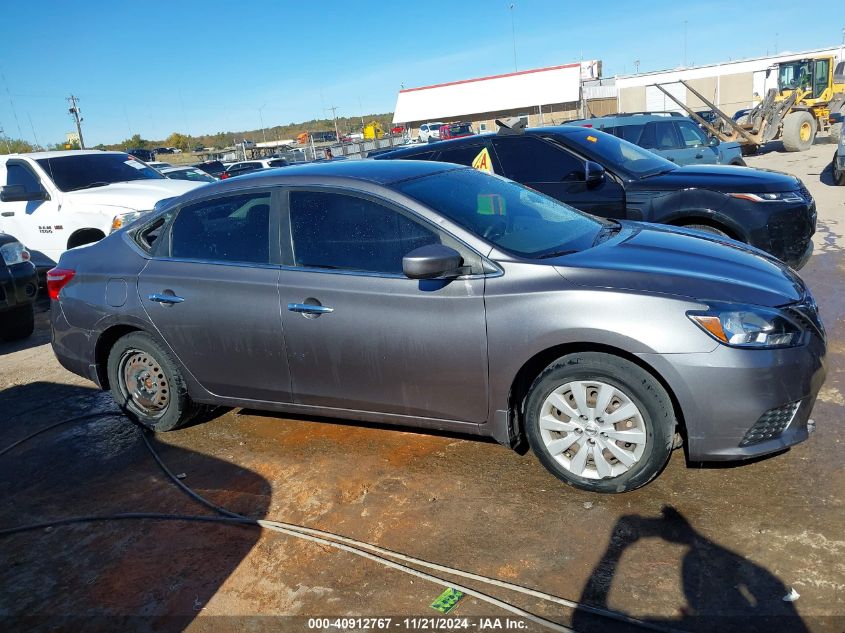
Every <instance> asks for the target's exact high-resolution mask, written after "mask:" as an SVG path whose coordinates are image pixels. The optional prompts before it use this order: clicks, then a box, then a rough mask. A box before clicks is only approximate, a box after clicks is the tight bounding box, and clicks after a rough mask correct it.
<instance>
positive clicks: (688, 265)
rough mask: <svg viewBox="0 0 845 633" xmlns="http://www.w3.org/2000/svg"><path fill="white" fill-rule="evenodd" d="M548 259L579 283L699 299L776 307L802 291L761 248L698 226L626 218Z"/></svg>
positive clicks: (792, 276) (799, 296)
mask: <svg viewBox="0 0 845 633" xmlns="http://www.w3.org/2000/svg"><path fill="white" fill-rule="evenodd" d="M551 263H553V264H554V265H555V267H556V268H557V270H558V272H559V273H560V274H561V275H563V276H564V277H565V278H566V279H568V280H569V281H571V282H573V283H575V284H578V285H584V286H591V287H604V288H613V289H619V290H634V291H642V292H657V293H662V294H671V295H679V296H684V297H689V298H692V299H695V300H699V301H705V300H711V301H725V302H732V303H748V304H754V305H762V306H769V307H774V306H781V305H785V304H788V303H794V302H796V301H798V300H800V299H802V298H803V297H804V295H805V293H806V287H805V286H804V283H803V282H802V281H801V279H800V278H799V277H798V275H796V274H795V273H794V272H793V271H792V270H791V269H790V268H789V267H788V266H786V265H785V264H782V263H780V262H779V261H777V260H776V259H774V258H772V257H770V256H769V255H767V254H766V253H764V252H763V251H759V250H757V249H755V248H752V247H749V246H747V245H745V244H742V243H740V242H736V241H734V240H730V239H727V238H724V239H723V238H719V237H717V236H710V235H708V234H706V233H699V232H698V231H693V230H687V229H676V228H674V227H672V228H670V227H661V226H656V225H647V224H640V223H638V222H625V223H623V228H622V230H621V231H620V233H619V234H618V235H616V236H615V237H613V238H611V239H609V240H607V241H606V242H603V243H601V244H599V245H597V246H594V247H593V248H590V249H587V250H585V251H581V252H579V253H573V254H571V255H566V256H563V257H560V258H558V259H557V260H553V261H552V262H551Z"/></svg>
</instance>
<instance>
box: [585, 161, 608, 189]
mask: <svg viewBox="0 0 845 633" xmlns="http://www.w3.org/2000/svg"><path fill="white" fill-rule="evenodd" d="M604 179H605V173H604V167H602V166H601V165H599V164H598V163H594V162H593V161H591V160H588V161H587V163H586V164H585V165H584V180H585V181H586V182H587V189H594V188H596V187H598V186H599V185H600V184H602V183H603V182H604Z"/></svg>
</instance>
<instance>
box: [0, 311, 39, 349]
mask: <svg viewBox="0 0 845 633" xmlns="http://www.w3.org/2000/svg"><path fill="white" fill-rule="evenodd" d="M34 331H35V306H34V304H32V303H30V304H28V305H25V306H17V307H15V308H12V309H10V310H7V311H6V312H3V313H0V340H2V341H4V342H7V343H8V342H10V341H19V340H21V339H25V338H27V337H29V336H32V333H33V332H34Z"/></svg>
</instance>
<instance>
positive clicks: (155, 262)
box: [138, 189, 290, 402]
mask: <svg viewBox="0 0 845 633" xmlns="http://www.w3.org/2000/svg"><path fill="white" fill-rule="evenodd" d="M278 217H279V216H278V194H273V193H272V192H271V191H270V190H268V189H263V190H253V191H250V192H235V193H232V194H228V195H220V196H216V197H213V198H208V199H205V200H202V201H199V202H195V203H192V204H188V205H186V206H184V207H182V208H181V209H179V210H178V212H177V214H176V217H175V218H174V220H173V221H172V223H171V224H170V226H169V233H168V234H167V236H165V238H164V239H163V240H162V248H163V250H162V251H161V252H160V253H158V254H157V255H156V256H155V257H153V258H152V259H151V260H150V261H149V263H148V264H147V266H146V267H145V268H144V270H143V271H142V272H141V274H140V276H139V279H138V293H139V295H140V300H141V304H142V305H143V306H144V309H145V310H146V313H147V315H148V316H149V319H150V321H152V323H153V325H155V327H156V329H157V330H158V332H159V333H160V334H161V336H162V337H163V338H164V340H165V341H166V342H167V344H168V345H169V346H170V347H171V349H173V351H174V352H175V354H176V356H178V357H179V359H180V360H181V361H182V363H183V364H184V365H185V367H186V368H187V369H188V371H189V372H191V373H192V374H193V375H194V377H195V378H196V379H197V381H198V382H199V383H200V384H201V385H202V386H203V387H205V388H206V389H207V390H208V391H210V392H212V393H214V394H217V395H220V396H226V397H231V398H240V399H249V400H262V401H271V402H288V401H290V374H289V372H288V367H287V354H286V351H285V347H284V337H283V335H282V322H281V316H280V306H279V291H278V279H279V263H278V262H279V259H278V226H279V224H278V221H279V220H278Z"/></svg>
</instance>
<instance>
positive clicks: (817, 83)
mask: <svg viewBox="0 0 845 633" xmlns="http://www.w3.org/2000/svg"><path fill="white" fill-rule="evenodd" d="M829 73H830V61H829V60H827V59H819V60H816V67H815V69H814V76H813V96H814V97H816V98H817V99H818V98H819V97H821V96H822V93H823V92H824V91H825V90H827V81H828V75H829Z"/></svg>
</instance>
